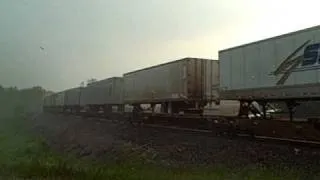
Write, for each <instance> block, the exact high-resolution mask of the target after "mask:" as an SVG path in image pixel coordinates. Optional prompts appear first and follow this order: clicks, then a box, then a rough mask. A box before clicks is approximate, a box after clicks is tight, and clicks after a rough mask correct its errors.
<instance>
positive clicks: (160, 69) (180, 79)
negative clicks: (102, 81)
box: [124, 61, 187, 102]
mask: <svg viewBox="0 0 320 180" xmlns="http://www.w3.org/2000/svg"><path fill="white" fill-rule="evenodd" d="M184 69H185V62H184V61H177V62H173V63H170V64H166V65H163V66H157V67H155V68H151V69H145V70H142V71H137V72H134V73H130V74H127V75H124V83H125V97H124V98H125V101H127V102H142V101H147V102H148V101H160V100H164V99H167V100H174V99H180V98H182V97H187V94H186V91H185V89H186V85H185V83H186V82H187V80H186V78H187V77H185V76H186V73H185V70H184ZM184 75H185V76H184Z"/></svg>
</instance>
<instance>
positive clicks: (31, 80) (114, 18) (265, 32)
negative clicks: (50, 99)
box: [0, 0, 320, 91]
mask: <svg viewBox="0 0 320 180" xmlns="http://www.w3.org/2000/svg"><path fill="white" fill-rule="evenodd" d="M319 9H320V1H319V2H318V1H316V0H314V1H311V0H303V1H300V0H297V1H293V0H268V1H266V0H93V1H89V0H52V1H51V0H1V1H0V84H2V85H4V86H17V87H19V88H24V87H31V86H34V85H40V86H43V87H44V88H46V89H50V90H54V91H59V90H63V89H66V88H70V87H75V86H78V85H79V84H80V82H81V81H83V80H87V79H89V78H96V79H103V78H107V77H111V76H121V75H122V74H123V73H125V72H128V71H133V70H137V69H140V68H144V67H147V66H150V65H156V64H159V63H164V62H168V61H171V60H176V59H179V58H183V57H200V58H211V59H217V57H218V50H222V49H226V48H229V47H232V46H236V45H241V44H243V43H248V42H251V41H255V40H260V39H263V38H267V37H272V36H275V35H280V34H283V33H287V32H291V31H295V30H299V29H303V28H307V27H310V26H314V25H319V24H320V18H319ZM40 47H43V48H44V50H42V49H41V48H40Z"/></svg>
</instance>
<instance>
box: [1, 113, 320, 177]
mask: <svg viewBox="0 0 320 180" xmlns="http://www.w3.org/2000/svg"><path fill="white" fill-rule="evenodd" d="M29 118H31V117H19V116H15V117H11V118H8V117H7V118H2V119H1V121H0V147H1V149H0V150H1V153H0V160H1V176H2V178H6V179H10V178H12V179H19V178H21V179H128V180H130V179H155V180H157V179H159V180H160V179H164V180H165V179H166V180H167V179H184V180H188V179H290V180H292V179H301V178H302V177H304V178H307V179H312V177H313V176H315V175H312V174H308V172H305V171H299V170H296V169H291V168H286V167H277V168H276V167H274V168H270V167H269V168H266V167H263V166H247V167H239V168H232V169H230V168H226V167H224V166H223V165H219V166H218V165H216V166H207V167H201V166H198V167H197V166H193V167H183V168H182V167H168V166H161V165H156V163H147V162H146V161H145V159H142V158H140V155H139V154H138V155H131V156H129V157H126V158H125V160H121V161H112V160H109V161H104V163H101V161H99V162H97V161H93V160H92V159H90V158H77V157H75V156H73V155H71V154H66V153H60V152H58V151H56V149H55V148H51V147H50V146H51V145H50V143H48V142H47V140H46V139H45V138H44V137H43V136H39V134H38V133H35V132H34V128H32V125H31V124H30V122H32V121H30V120H29ZM314 178H315V179H317V178H316V177H314Z"/></svg>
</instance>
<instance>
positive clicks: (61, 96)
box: [55, 92, 64, 106]
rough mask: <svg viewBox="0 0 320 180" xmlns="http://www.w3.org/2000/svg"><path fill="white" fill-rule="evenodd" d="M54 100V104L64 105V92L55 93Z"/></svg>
mask: <svg viewBox="0 0 320 180" xmlns="http://www.w3.org/2000/svg"><path fill="white" fill-rule="evenodd" d="M55 102H56V103H55V105H56V106H63V105H64V92H61V93H58V94H56V98H55Z"/></svg>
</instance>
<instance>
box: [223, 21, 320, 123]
mask: <svg viewBox="0 0 320 180" xmlns="http://www.w3.org/2000/svg"><path fill="white" fill-rule="evenodd" d="M219 60H220V96H221V98H222V99H230V100H242V101H252V100H257V101H262V102H265V101H270V100H281V101H282V100H284V101H286V102H287V104H288V107H289V110H292V108H293V107H294V106H295V101H297V100H310V99H312V100H314V99H320V70H319V69H320V26H316V27H312V28H308V29H304V30H300V31H296V32H292V33H289V34H284V35H281V36H277V37H273V38H269V39H265V40H261V41H257V42H253V43H249V44H245V45H241V46H238V47H233V48H229V49H225V50H221V51H219ZM291 118H292V117H291Z"/></svg>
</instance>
